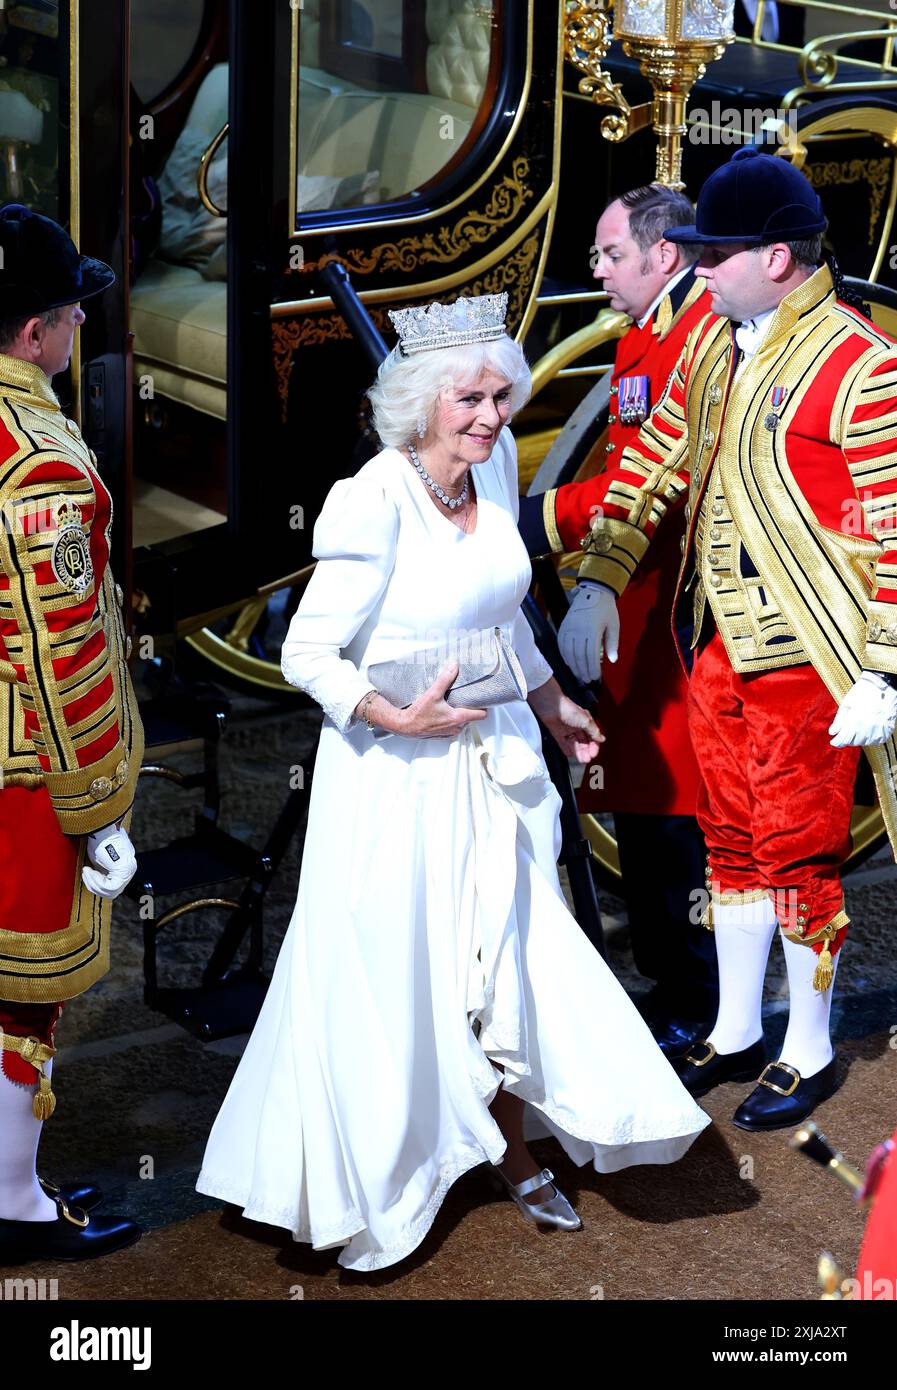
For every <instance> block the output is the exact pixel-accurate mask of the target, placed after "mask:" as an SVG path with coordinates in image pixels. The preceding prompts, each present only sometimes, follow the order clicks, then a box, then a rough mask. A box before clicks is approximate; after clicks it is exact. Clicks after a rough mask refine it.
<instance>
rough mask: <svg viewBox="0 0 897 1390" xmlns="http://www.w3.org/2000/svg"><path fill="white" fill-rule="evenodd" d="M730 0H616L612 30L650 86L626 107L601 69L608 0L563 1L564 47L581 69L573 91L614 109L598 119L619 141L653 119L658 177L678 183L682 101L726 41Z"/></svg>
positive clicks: (729, 36) (605, 47) (728, 40)
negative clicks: (645, 98)
mask: <svg viewBox="0 0 897 1390" xmlns="http://www.w3.org/2000/svg"><path fill="white" fill-rule="evenodd" d="M734 8H735V0H615V3H614V4H613V37H614V38H615V39H619V41H620V43H622V45H623V51H624V53H626V54H627V55H628V56H629V57H630V58H636V59H638V62H639V65H640V66H641V70H642V72H643V73H644V75H645V76H646V77H647V78H648V80H649V81H650V83H651V86H652V87H653V89H654V100H653V102H645V103H644V105H642V106H635V107H631V106H630V105H629V103H628V102H627V101H626V99H625V97H624V96H623V93H622V91H621V90H620V86H619V84H618V83H615V82H611V81H610V78H609V77H608V75H607V74H606V73H604V72H603V71H602V69H601V59H602V58H604V57H605V56H606V54H607V50H608V48H609V46H610V11H611V3H610V0H584V3H583V2H581V0H568V3H567V5H566V26H565V38H566V53H567V57H568V58H569V59H570V61H571V62H572V63H573V64H574V65H575V66H576V67H578V68H579V69H580V70H581V71H582V72H584V73H585V74H586V76H585V77H584V78H582V79H581V81H580V83H579V90H580V91H581V92H582V93H583V94H584V95H587V96H591V97H592V98H593V99H594V100H595V101H597V102H598V103H600V104H601V105H609V106H615V107H616V108H617V111H618V113H619V114H615V115H609V116H606V117H605V118H604V120H603V121H602V123H601V130H602V133H603V134H604V136H605V137H606V138H607V139H608V140H614V141H617V140H625V139H627V138H628V137H629V136H630V135H632V134H633V133H634V132H635V131H636V130H639V129H641V128H642V127H643V126H645V125H647V124H648V122H649V121H651V122H653V125H654V129H655V131H656V132H657V173H656V179H657V182H658V183H665V184H669V185H670V186H671V187H672V188H683V187H684V184H683V182H682V137H683V135H685V133H686V130H687V127H686V124H685V107H686V103H687V101H688V96H689V93H690V92H691V89H692V87H693V86H694V84H695V83H696V82H697V81H698V79H699V78H701V77H703V75H704V73H705V71H706V69H707V64H708V63H712V62H713V61H714V60H715V59H716V58H720V57H722V54H723V53H724V52H725V49H726V45H727V44H730V43H733V42H734V39H735V31H734V28H733V11H734Z"/></svg>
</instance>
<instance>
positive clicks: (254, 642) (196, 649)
mask: <svg viewBox="0 0 897 1390" xmlns="http://www.w3.org/2000/svg"><path fill="white" fill-rule="evenodd" d="M314 568H315V566H314V563H312V564H310V565H307V566H306V568H305V569H303V570H300V571H299V573H298V574H296V575H291V576H290V579H289V580H288V581H287V582H286V583H284V584H283V585H281V586H279V587H277V588H275V589H274V590H272V591H270V592H265V593H263V594H256V595H254V596H253V597H252V598H250V599H247V600H246V601H245V602H244V603H242V604H240V605H239V606H238V607H237V608H236V609H230V610H228V611H227V612H225V613H223V614H219V615H218V617H217V618H216V619H215V620H214V621H212V622H210V623H209V625H207V626H206V627H203V628H200V629H199V631H197V632H193V633H190V634H188V635H187V636H186V637H185V638H184V641H185V643H186V645H187V647H188V648H189V649H190V651H191V652H192V653H195V654H196V655H198V656H200V657H202V659H203V661H204V662H206V663H208V665H209V666H210V667H211V668H212V674H215V675H217V677H218V679H219V680H222V681H224V683H225V684H227V685H229V686H231V687H233V688H235V689H239V690H242V691H244V692H245V693H247V694H251V695H258V696H260V697H262V698H273V699H277V700H280V699H283V700H287V701H292V700H294V699H295V700H307V698H308V697H307V696H306V695H304V694H303V692H302V691H301V690H297V689H296V688H295V686H292V685H289V684H288V682H287V681H285V680H284V678H283V674H282V672H281V669H280V640H276V641H274V642H273V643H266V640H265V638H266V635H267V630H268V628H269V627H271V626H272V625H274V624H272V618H275V617H276V616H277V614H278V612H279V611H280V609H281V608H282V607H283V603H284V600H286V601H287V602H289V600H290V599H292V600H293V601H294V606H295V602H298V599H299V597H300V595H301V592H302V590H303V589H304V588H305V586H306V584H307V583H308V581H309V579H310V578H311V576H312V574H313V573H314Z"/></svg>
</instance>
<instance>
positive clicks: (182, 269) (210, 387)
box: [131, 260, 227, 420]
mask: <svg viewBox="0 0 897 1390" xmlns="http://www.w3.org/2000/svg"><path fill="white" fill-rule="evenodd" d="M131 327H132V328H133V330H134V380H135V383H136V384H139V379H140V377H141V376H143V375H146V374H149V375H150V376H151V377H152V380H153V389H154V391H155V392H156V393H157V394H158V395H160V396H167V397H168V398H169V399H170V400H175V401H180V402H181V403H182V404H183V405H189V406H192V407H193V408H194V410H201V411H203V413H204V414H206V415H214V416H216V417H217V418H218V419H219V420H224V419H225V418H226V416H227V286H226V285H225V284H222V283H221V282H220V281H218V280H206V279H204V278H203V276H202V275H201V274H200V272H199V271H198V270H195V269H194V268H193V267H192V266H186V265H171V264H170V263H169V262H167V261H160V260H152V261H150V263H149V265H148V266H147V268H146V270H145V271H144V273H143V275H142V276H141V277H140V280H139V281H138V283H137V284H136V285H135V286H134V287H133V290H132V293H131Z"/></svg>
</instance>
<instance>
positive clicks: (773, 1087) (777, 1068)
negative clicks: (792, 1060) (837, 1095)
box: [732, 1057, 835, 1130]
mask: <svg viewBox="0 0 897 1390" xmlns="http://www.w3.org/2000/svg"><path fill="white" fill-rule="evenodd" d="M834 1090H835V1059H834V1057H833V1058H832V1060H831V1061H830V1062H826V1064H825V1066H824V1067H823V1068H822V1070H821V1071H817V1072H815V1073H814V1075H813V1076H808V1077H807V1078H806V1080H804V1078H803V1077H802V1076H801V1074H800V1072H799V1071H798V1070H797V1069H796V1068H795V1067H789V1066H788V1063H787V1062H770V1064H769V1066H768V1067H764V1069H763V1074H762V1076H761V1077H760V1080H759V1081H758V1083H757V1088H756V1090H754V1091H751V1094H750V1095H749V1096H748V1098H747V1100H745V1101H743V1102H742V1103H741V1105H739V1107H738V1109H737V1110H736V1111H735V1114H734V1115H733V1116H732V1123H733V1125H737V1126H738V1128H739V1129H750V1130H758V1129H790V1128H791V1127H792V1125H796V1124H800V1122H801V1120H805V1119H806V1118H807V1116H808V1115H811V1114H812V1113H813V1111H814V1110H815V1109H816V1106H817V1105H819V1104H820V1103H821V1102H822V1101H824V1100H828V1098H829V1096H830V1095H831V1094H832V1093H833V1091H834Z"/></svg>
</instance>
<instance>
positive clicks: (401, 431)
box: [368, 335, 533, 449]
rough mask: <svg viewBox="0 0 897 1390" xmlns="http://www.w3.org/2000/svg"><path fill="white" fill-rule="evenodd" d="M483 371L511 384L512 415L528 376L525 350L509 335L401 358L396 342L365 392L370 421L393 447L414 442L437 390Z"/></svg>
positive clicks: (525, 393) (526, 393)
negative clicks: (371, 408) (492, 373)
mask: <svg viewBox="0 0 897 1390" xmlns="http://www.w3.org/2000/svg"><path fill="white" fill-rule="evenodd" d="M486 372H494V373H495V375H496V376H500V377H502V378H503V379H504V380H505V381H507V382H509V383H510V387H511V393H510V395H511V415H512V416H513V415H515V414H516V412H517V411H518V410H520V408H521V407H522V406H524V405H525V404H526V402H527V401H528V400H529V397H530V392H531V391H532V385H533V383H532V377H531V376H530V370H529V367H528V366H527V362H526V358H525V357H524V355H523V348H522V347H521V346H520V344H519V343H517V342H515V341H514V339H513V338H509V337H508V336H507V335H505V336H504V337H501V338H496V339H495V340H494V341H493V342H491V343H473V344H470V345H468V346H466V347H454V348H441V349H432V350H430V351H425V352H416V353H414V354H413V355H412V356H411V357H403V356H402V353H401V349H400V347H399V345H398V344H397V345H396V346H395V347H394V348H393V350H392V352H391V353H390V354H389V356H388V357H386V358H384V360H383V361H382V362H381V364H380V369H379V371H378V372H377V380H376V382H375V383H374V385H373V386H372V387H371V389H370V390H369V391H368V398H369V400H370V402H371V405H372V407H373V411H374V425H375V428H376V430H377V433H378V434H379V436H380V438H381V440H382V441H383V443H384V444H385V445H388V446H391V447H392V448H396V449H397V448H400V447H401V446H402V445H403V444H407V443H408V442H409V441H413V440H414V439H415V438H416V437H417V435H418V430H419V427H420V424H421V422H422V421H426V423H427V425H429V423H430V421H431V419H432V417H433V411H434V408H435V405H436V401H437V399H438V397H439V396H440V394H441V393H442V392H443V391H445V390H447V389H449V388H450V387H452V386H454V385H456V384H457V383H458V382H463V383H464V384H465V385H466V384H468V383H469V384H471V385H472V384H473V383H474V382H475V381H479V380H480V379H481V378H482V377H483V376H484V375H485V374H486Z"/></svg>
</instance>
